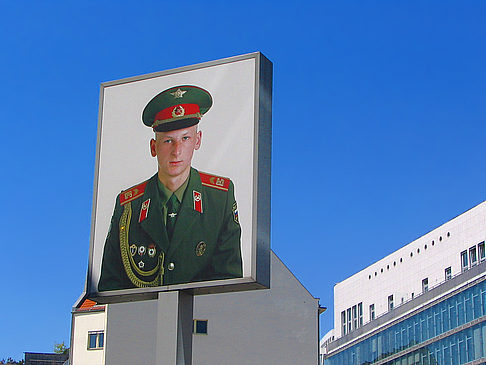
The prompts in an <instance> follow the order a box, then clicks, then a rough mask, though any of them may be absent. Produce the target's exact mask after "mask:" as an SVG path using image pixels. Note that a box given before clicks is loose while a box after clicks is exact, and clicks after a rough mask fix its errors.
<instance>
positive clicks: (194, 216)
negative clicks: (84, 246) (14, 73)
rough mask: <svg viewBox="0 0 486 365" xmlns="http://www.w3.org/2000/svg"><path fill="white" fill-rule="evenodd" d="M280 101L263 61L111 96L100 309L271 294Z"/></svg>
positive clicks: (104, 104) (131, 87)
mask: <svg viewBox="0 0 486 365" xmlns="http://www.w3.org/2000/svg"><path fill="white" fill-rule="evenodd" d="M271 93H272V66H271V63H270V61H268V60H267V59H266V58H265V57H264V56H263V55H261V54H260V53H253V54H248V55H243V56H236V57H232V58H227V59H223V60H218V61H213V62H207V63H204V64H198V65H194V66H186V67H181V68H178V69H173V70H167V71H162V72H158V73H153V74H149V75H143V76H138V77H132V78H128V79H123V80H117V81H112V82H107V83H104V84H102V86H101V94H100V113H99V124H98V141H97V156H96V167H95V183H94V199H93V216H92V227H91V242H90V260H89V267H88V280H87V288H86V290H87V292H88V295H89V296H90V297H92V298H95V299H97V300H98V301H99V302H110V301H117V300H123V299H127V298H128V299H130V298H133V297H137V296H138V297H140V298H144V297H147V296H149V297H150V296H153V295H156V293H157V292H159V291H165V290H177V289H193V290H194V292H195V293H198V292H199V293H211V292H224V291H228V290H232V291H233V290H246V289H252V288H258V287H268V285H269V247H270V151H271Z"/></svg>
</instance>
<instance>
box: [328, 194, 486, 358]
mask: <svg viewBox="0 0 486 365" xmlns="http://www.w3.org/2000/svg"><path fill="white" fill-rule="evenodd" d="M485 240H486V202H483V203H481V204H479V205H478V206H476V207H474V208H472V209H470V210H468V211H467V212H465V213H463V214H461V215H459V216H457V217H456V218H454V219H452V220H450V221H449V222H447V223H445V224H443V225H441V226H440V227H438V228H436V229H434V230H433V231H431V232H429V233H427V234H425V235H424V236H422V237H420V238H418V239H416V240H415V241H413V242H411V243H409V244H408V245H406V246H404V247H402V248H401V249H399V250H397V251H395V252H393V253H392V254H390V255H388V256H386V257H385V258H383V259H381V260H379V261H377V262H376V263H374V264H372V265H370V266H368V267H367V268H365V269H364V270H362V271H360V272H358V273H356V274H355V275H353V276H351V277H349V278H347V279H346V280H344V281H342V282H340V283H338V284H336V286H335V288H334V329H333V330H331V331H329V332H328V333H327V334H326V336H325V337H324V338H322V339H321V354H322V358H323V360H324V359H325V360H324V363H325V364H326V365H338V364H345V365H352V364H424V365H425V364H483V363H486V280H485V279H486V277H485V270H486V253H485Z"/></svg>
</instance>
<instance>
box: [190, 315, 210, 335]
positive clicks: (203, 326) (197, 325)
mask: <svg viewBox="0 0 486 365" xmlns="http://www.w3.org/2000/svg"><path fill="white" fill-rule="evenodd" d="M193 333H195V334H197V335H207V334H208V320H207V319H195V320H194V328H193Z"/></svg>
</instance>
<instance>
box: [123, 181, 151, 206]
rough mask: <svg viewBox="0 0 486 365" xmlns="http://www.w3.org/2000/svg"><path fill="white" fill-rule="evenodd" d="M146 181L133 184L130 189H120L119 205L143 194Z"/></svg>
mask: <svg viewBox="0 0 486 365" xmlns="http://www.w3.org/2000/svg"><path fill="white" fill-rule="evenodd" d="M147 182H148V181H144V182H143V183H141V184H138V185H135V186H134V187H131V188H130V189H127V190H125V191H122V192H121V193H120V205H124V204H126V203H128V202H131V201H132V200H135V199H137V198H139V197H141V196H142V195H143V193H144V192H145V186H146V185H147Z"/></svg>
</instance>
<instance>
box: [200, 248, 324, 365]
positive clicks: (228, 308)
mask: <svg viewBox="0 0 486 365" xmlns="http://www.w3.org/2000/svg"><path fill="white" fill-rule="evenodd" d="M270 285H271V288H270V289H264V290H258V291H251V292H241V293H232V294H214V295H212V296H199V297H196V301H195V307H194V318H195V319H207V320H208V335H207V336H206V335H194V338H193V365H207V364H238V365H246V364H248V365H250V364H251V365H255V364H265V365H273V364H275V365H277V364H278V365H287V364H288V365H296V364H298V365H305V364H312V365H315V364H317V363H318V362H317V361H318V360H317V359H318V353H317V352H318V324H317V309H318V300H317V299H315V298H313V297H312V296H311V295H310V293H309V292H308V291H307V290H306V289H305V288H304V287H303V286H302V285H301V284H300V283H299V282H298V281H297V279H296V278H295V277H294V276H293V275H292V273H291V272H290V271H289V270H288V269H287V268H286V267H285V265H284V264H283V263H282V262H281V261H280V260H279V259H278V258H277V256H276V255H275V254H274V253H273V252H272V254H271V284H270Z"/></svg>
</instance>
